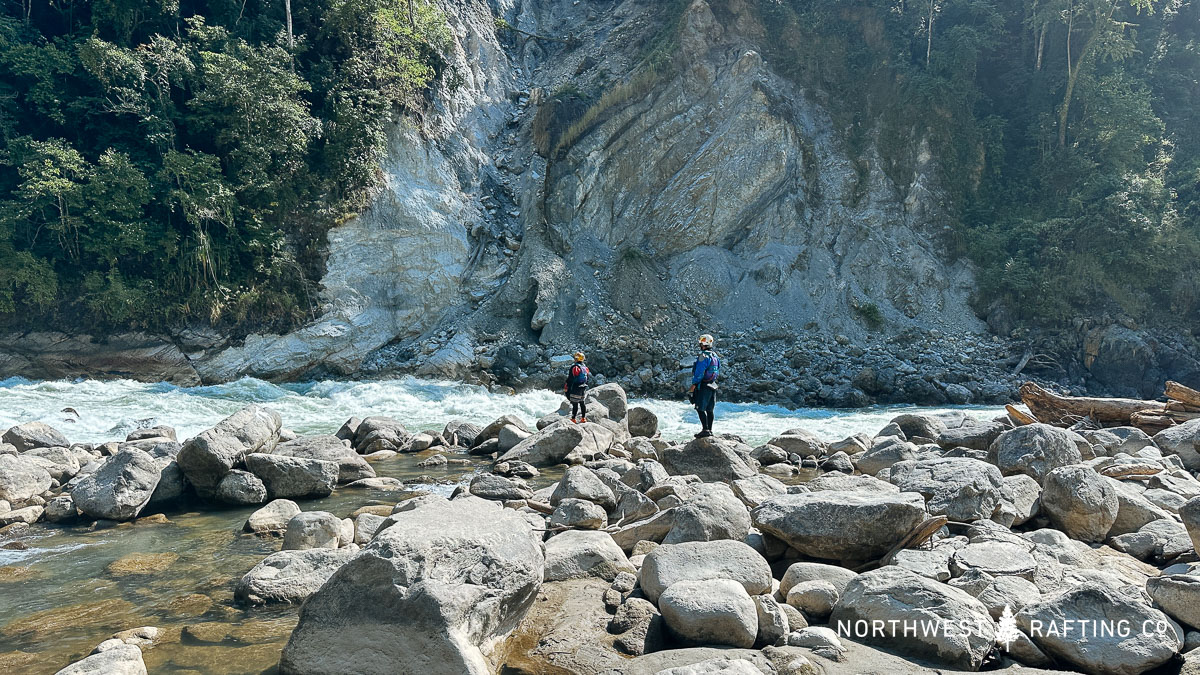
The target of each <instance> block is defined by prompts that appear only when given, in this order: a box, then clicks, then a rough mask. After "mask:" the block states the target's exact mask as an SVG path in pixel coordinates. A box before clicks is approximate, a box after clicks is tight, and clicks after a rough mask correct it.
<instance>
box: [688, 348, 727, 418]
mask: <svg viewBox="0 0 1200 675" xmlns="http://www.w3.org/2000/svg"><path fill="white" fill-rule="evenodd" d="M699 343H700V354H699V355H698V356H697V357H696V363H694V364H693V365H692V388H691V389H688V395H689V396H690V397H691V400H692V405H694V406H696V414H697V415H699V416H700V426H701V427H702V428H701V429H700V433H698V434H696V438H706V437H708V436H712V435H713V432H712V426H713V408H715V407H716V405H717V376H718V375H719V374H720V372H721V357H720V356H718V355H717V353H716V352H715V351H713V336H711V335H709V334H707V333H705V334H704V335H701V336H700V339H699Z"/></svg>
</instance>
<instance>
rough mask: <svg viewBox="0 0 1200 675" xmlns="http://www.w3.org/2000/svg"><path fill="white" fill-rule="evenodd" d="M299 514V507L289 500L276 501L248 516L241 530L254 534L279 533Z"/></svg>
mask: <svg viewBox="0 0 1200 675" xmlns="http://www.w3.org/2000/svg"><path fill="white" fill-rule="evenodd" d="M298 513H300V506H299V505H298V504H296V502H294V501H292V500H290V499H276V500H274V501H272V502H270V503H269V504H267V505H266V506H264V507H262V508H261V509H259V510H257V511H255V512H254V513H252V514H250V517H249V518H248V519H246V524H245V526H244V527H243V528H242V529H244V530H245V531H246V532H253V533H255V534H267V533H272V532H273V533H280V534H282V533H283V532H284V531H285V530H287V526H288V523H289V522H290V521H291V520H292V517H293V516H295V515H296V514H298Z"/></svg>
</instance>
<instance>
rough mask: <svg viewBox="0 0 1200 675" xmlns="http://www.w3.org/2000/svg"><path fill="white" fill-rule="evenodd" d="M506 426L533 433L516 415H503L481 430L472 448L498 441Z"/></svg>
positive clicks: (476, 435)
mask: <svg viewBox="0 0 1200 675" xmlns="http://www.w3.org/2000/svg"><path fill="white" fill-rule="evenodd" d="M506 426H514V427H516V428H518V429H520V430H521V431H525V432H529V431H532V429H530V428H529V427H528V426H526V425H525V422H524V421H523V420H521V418H519V417H517V416H516V415H503V416H501V417H499V418H497V419H495V420H493V421H492V423H491V424H489V425H487V426H485V427H484V428H482V429H480V430H479V431H478V432H477V433H476V434H475V438H474V439H472V442H471V446H470V447H472V448H474V447H478V446H480V445H482V444H484V443H486V442H487V441H491V440H496V439H498V438H499V437H500V430H501V429H503V428H504V427H506Z"/></svg>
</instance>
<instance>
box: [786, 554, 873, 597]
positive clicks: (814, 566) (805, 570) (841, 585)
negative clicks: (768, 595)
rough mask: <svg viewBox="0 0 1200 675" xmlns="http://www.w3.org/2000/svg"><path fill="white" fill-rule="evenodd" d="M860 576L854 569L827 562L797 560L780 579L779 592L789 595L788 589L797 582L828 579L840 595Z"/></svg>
mask: <svg viewBox="0 0 1200 675" xmlns="http://www.w3.org/2000/svg"><path fill="white" fill-rule="evenodd" d="M857 576H858V573H857V572H855V571H854V570H848V569H846V568H845V567H838V566H837V565H826V564H825V563H815V562H797V563H792V564H791V566H789V567H788V568H787V571H786V572H784V573H783V578H782V579H780V580H779V594H780V595H782V596H783V597H785V598H786V597H787V594H788V591H790V590H791V589H792V586H795V585H796V584H800V583H804V582H806V581H828V582H829V583H831V584H833V587H834V588H835V589H837V592H838V595H841V594H843V593H845V592H846V586H847V585H849V584H850V582H851V581H853V580H854V578H855V577H857Z"/></svg>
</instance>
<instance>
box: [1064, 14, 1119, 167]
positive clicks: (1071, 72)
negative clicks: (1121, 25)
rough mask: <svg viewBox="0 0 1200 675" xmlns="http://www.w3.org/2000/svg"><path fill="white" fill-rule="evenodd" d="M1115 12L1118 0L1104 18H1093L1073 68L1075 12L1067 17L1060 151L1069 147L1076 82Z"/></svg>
mask: <svg viewBox="0 0 1200 675" xmlns="http://www.w3.org/2000/svg"><path fill="white" fill-rule="evenodd" d="M1068 11H1070V10H1068ZM1115 11H1117V0H1113V2H1112V3H1111V4H1110V5H1109V6H1108V12H1107V13H1106V14H1105V15H1104V16H1103V18H1101V17H1100V16H1096V17H1094V18H1093V24H1092V31H1091V34H1090V35H1088V39H1087V42H1085V43H1084V45H1083V51H1081V52H1079V58H1078V59H1077V60H1076V61H1075V64H1074V65H1073V66H1072V64H1071V28H1072V26H1073V25H1074V18H1075V15H1074V12H1071V13H1070V15H1069V16H1068V17H1067V91H1066V93H1065V94H1063V103H1062V108H1061V109H1059V111H1058V147H1059V148H1060V149H1062V148H1065V147H1067V114H1068V113H1069V112H1070V109H1071V95H1072V94H1073V93H1074V91H1075V81H1076V80H1077V79H1079V71H1080V70H1082V69H1083V64H1084V63H1086V62H1087V59H1088V57H1089V56H1091V53H1092V47H1094V46H1095V44H1096V40H1097V39H1098V38H1099V37H1100V34H1101V33H1103V32H1104V31H1105V29H1107V28H1108V22H1109V21H1111V20H1112V15H1113V12H1115Z"/></svg>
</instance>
